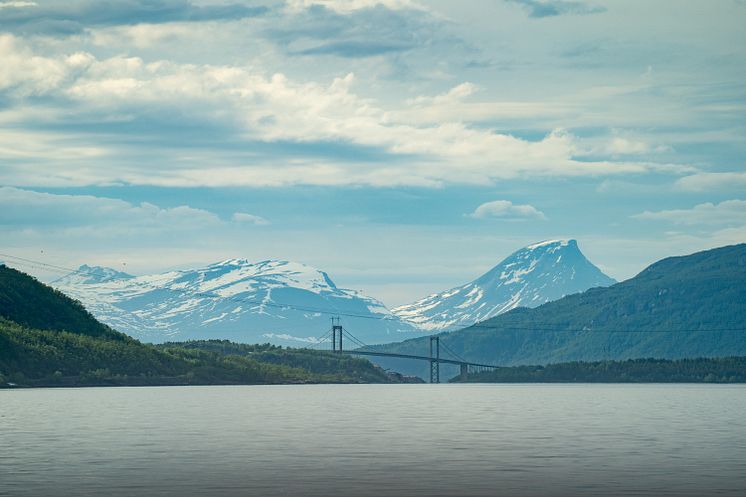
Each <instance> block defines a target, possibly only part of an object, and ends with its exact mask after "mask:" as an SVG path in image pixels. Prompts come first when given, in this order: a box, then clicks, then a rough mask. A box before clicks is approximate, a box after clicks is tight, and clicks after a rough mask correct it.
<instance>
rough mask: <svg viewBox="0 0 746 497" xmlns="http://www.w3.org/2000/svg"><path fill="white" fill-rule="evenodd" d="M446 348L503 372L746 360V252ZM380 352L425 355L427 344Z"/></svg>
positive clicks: (695, 263) (665, 272)
mask: <svg viewBox="0 0 746 497" xmlns="http://www.w3.org/2000/svg"><path fill="white" fill-rule="evenodd" d="M441 341H442V342H443V343H444V344H446V345H447V346H448V347H450V348H451V349H453V350H454V351H455V352H456V353H458V354H459V355H461V356H462V357H464V358H466V359H468V360H471V361H475V362H482V363H491V364H499V365H515V364H548V363H556V362H564V361H580V360H583V361H592V360H604V359H629V358H644V357H656V358H669V359H676V358H684V357H726V356H734V355H746V244H739V245H733V246H728V247H722V248H718V249H713V250H708V251H704V252H698V253H695V254H692V255H688V256H683V257H671V258H667V259H663V260H661V261H659V262H657V263H655V264H653V265H651V266H650V267H648V268H647V269H645V270H644V271H642V272H641V273H640V274H639V275H637V276H636V277H634V278H632V279H629V280H627V281H624V282H622V283H618V284H616V285H613V286H611V287H608V288H593V289H590V290H588V291H586V292H584V293H581V294H575V295H570V296H567V297H564V298H562V299H560V300H557V301H554V302H550V303H547V304H545V305H543V306H541V307H538V308H535V309H525V308H524V309H516V310H513V311H511V312H508V313H506V314H503V315H500V316H497V317H495V318H492V319H490V320H487V321H484V322H482V323H479V324H478V325H476V326H473V327H470V328H465V329H463V330H459V331H456V332H452V333H445V334H442V335H441ZM381 348H383V349H385V350H387V351H391V352H400V353H422V352H423V351H426V350H427V343H426V341H422V340H417V339H415V340H409V341H407V342H403V343H398V344H389V345H386V346H382V347H381ZM381 364H383V365H385V366H388V364H386V363H385V362H383V361H382V362H381ZM410 372H414V371H410Z"/></svg>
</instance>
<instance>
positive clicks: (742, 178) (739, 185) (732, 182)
mask: <svg viewBox="0 0 746 497" xmlns="http://www.w3.org/2000/svg"><path fill="white" fill-rule="evenodd" d="M674 186H675V187H676V188H678V189H680V190H685V191H692V192H704V191H716V190H730V189H744V188H746V172H724V173H698V174H692V175H689V176H684V177H683V178H679V179H678V180H676V182H675V183H674Z"/></svg>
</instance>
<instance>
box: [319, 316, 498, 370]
mask: <svg viewBox="0 0 746 497" xmlns="http://www.w3.org/2000/svg"><path fill="white" fill-rule="evenodd" d="M344 337H347V339H348V341H350V342H352V343H353V344H355V346H356V347H358V348H354V349H344V348H343V339H344ZM327 340H330V341H331V347H332V352H336V353H339V354H347V355H356V356H373V357H392V358H396V359H412V360H416V361H427V362H429V363H430V383H440V365H441V364H453V365H456V366H459V379H460V380H462V381H463V380H466V378H467V376H468V375H469V373H476V372H479V371H487V370H492V369H497V368H498V367H499V366H495V365H494V364H480V363H477V362H471V361H467V360H465V359H464V358H462V357H460V356H459V355H458V354H456V353H455V352H454V351H453V350H451V349H450V348H449V347H448V346H447V345H446V344H444V343H443V344H441V343H440V337H439V336H431V337H430V354H429V355H415V354H397V353H393V352H383V351H380V350H376V349H375V348H373V347H371V346H370V345H366V344H365V343H363V342H361V341H360V340H358V339H357V338H356V337H355V336H354V335H352V334H351V333H350V332H349V331H347V330H346V329H344V328H343V327H342V325H341V324H340V319H339V318H332V328H331V330H329V331H328V332H327V333H326V334H325V335H323V336H322V337H321V338H319V339H318V341H317V342H316V343H315V344H314V345H318V344H321V343H326V341H327ZM441 348H442V350H443V352H444V353H446V354H448V355H449V356H448V357H446V356H445V355H441V353H440V352H441Z"/></svg>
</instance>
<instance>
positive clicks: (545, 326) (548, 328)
mask: <svg viewBox="0 0 746 497" xmlns="http://www.w3.org/2000/svg"><path fill="white" fill-rule="evenodd" d="M0 257H6V258H10V259H13V261H12V262H13V264H18V265H21V266H27V267H33V268H35V269H40V270H49V271H52V272H58V273H60V272H61V273H63V274H65V275H68V274H80V275H87V276H90V275H95V274H96V273H95V272H94V271H86V270H80V269H71V268H66V267H64V266H58V265H54V264H48V263H45V262H42V261H37V260H33V259H27V258H24V257H18V256H15V255H11V254H4V253H0ZM154 289H155V288H154ZM158 290H161V291H167V292H170V293H175V294H180V295H190V296H198V297H204V298H210V299H222V300H229V301H233V302H238V303H246V304H255V305H258V306H267V307H274V308H280V309H292V310H296V311H300V312H313V313H318V314H329V315H334V316H344V317H354V318H360V319H372V320H376V321H394V322H396V321H398V318H397V317H396V316H393V315H384V316H380V317H377V316H371V315H370V314H359V313H351V312H343V311H340V310H339V309H323V308H318V307H307V306H299V305H295V304H283V303H278V302H266V301H264V300H255V299H248V298H243V297H237V296H227V297H223V296H221V295H218V294H216V293H208V292H190V291H188V290H181V289H176V288H158ZM725 322H726V323H738V324H741V326H739V327H728V328H689V329H650V330H645V329H603V328H601V329H591V328H587V327H584V328H563V327H561V326H559V325H556V324H554V323H535V324H533V325H531V326H526V325H522V326H512V325H509V324H508V325H499V326H498V325H487V324H482V323H483V322H482V321H477V322H475V323H473V324H464V325H463V327H461V328H453V329H445V330H439V331H438V334H442V333H451V332H453V331H460V330H464V329H467V328H470V329H473V328H476V329H484V330H495V331H534V332H538V331H542V332H554V333H705V332H707V333H717V332H746V327H744V326H743V325H742V322H740V321H725ZM348 333H349V332H348Z"/></svg>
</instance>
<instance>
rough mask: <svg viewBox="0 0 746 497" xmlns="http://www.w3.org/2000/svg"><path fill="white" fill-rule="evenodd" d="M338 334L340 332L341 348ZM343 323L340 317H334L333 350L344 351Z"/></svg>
mask: <svg viewBox="0 0 746 497" xmlns="http://www.w3.org/2000/svg"><path fill="white" fill-rule="evenodd" d="M337 334H339V349H337ZM342 334H343V331H342V325H341V324H339V318H332V352H337V351H339V352H342Z"/></svg>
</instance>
